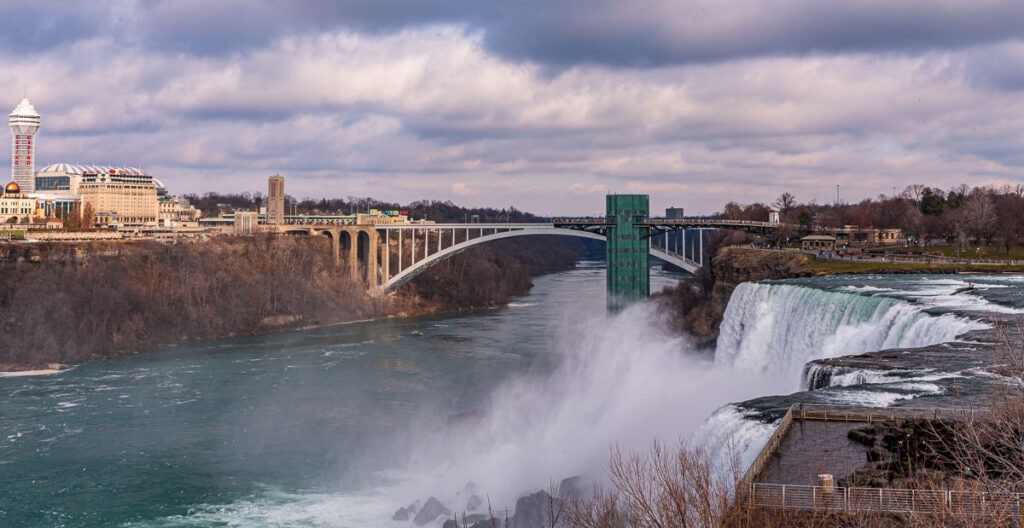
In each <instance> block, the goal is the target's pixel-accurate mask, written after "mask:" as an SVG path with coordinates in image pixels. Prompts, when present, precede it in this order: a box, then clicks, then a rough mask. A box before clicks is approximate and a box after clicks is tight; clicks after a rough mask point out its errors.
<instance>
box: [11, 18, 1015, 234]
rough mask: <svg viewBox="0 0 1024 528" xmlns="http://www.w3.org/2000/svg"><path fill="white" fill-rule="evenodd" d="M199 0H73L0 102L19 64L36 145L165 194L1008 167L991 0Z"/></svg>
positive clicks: (660, 192)
mask: <svg viewBox="0 0 1024 528" xmlns="http://www.w3.org/2000/svg"><path fill="white" fill-rule="evenodd" d="M0 1H2V0H0ZM206 4H210V5H209V6H207V5H205V4H204V3H202V2H198V1H194V0H179V1H174V2H170V1H149V2H141V3H138V2H133V1H126V2H124V3H121V4H113V6H114V7H109V8H105V9H107V10H106V11H104V15H103V16H102V17H100V18H102V19H103V20H102V21H98V22H96V24H97V25H96V27H95V28H93V27H91V26H89V27H86V26H88V24H85V25H83V26H82V27H81V29H80V30H78V32H77V33H76V32H75V31H73V30H72V28H73V27H77V26H74V24H76V23H78V22H79V21H84V20H92V18H90V17H93V18H95V16H94V13H92V12H82V13H78V14H75V13H76V12H75V11H74V10H73V9H72V10H70V11H68V12H69V13H72V15H69V16H71V18H69V19H62V20H66V21H67V23H68V24H70V25H68V26H66V28H67V29H68V30H69V31H68V33H67V34H66V36H67V39H65V40H60V39H58V40H57V41H56V42H55V43H54V44H53V45H52V46H50V47H45V46H44V47H39V48H37V49H33V52H32V53H30V54H29V53H25V52H23V51H22V50H21V48H15V47H10V46H8V47H0V65H2V66H3V67H4V68H5V70H7V71H16V72H18V75H17V76H12V77H7V78H6V79H0V100H7V101H9V102H8V104H9V105H10V106H12V107H13V105H14V104H15V103H16V102H17V101H18V100H19V99H20V98H21V94H22V83H28V85H29V87H30V88H31V89H30V98H31V99H32V101H33V103H35V104H36V106H37V108H38V109H39V110H40V112H41V113H42V114H43V123H44V124H43V130H42V132H41V136H40V142H39V144H38V145H39V147H38V148H39V152H38V156H39V158H40V159H41V160H43V161H77V162H101V163H114V164H122V163H128V164H141V165H143V166H144V167H146V168H148V169H150V170H152V171H153V172H154V173H155V174H157V175H158V176H160V177H161V178H163V179H164V180H165V181H166V182H167V183H168V184H169V185H170V186H171V188H172V191H174V192H190V191H199V192H201V191H206V190H216V191H238V190H246V189H248V190H262V188H263V185H264V183H265V177H266V176H267V175H268V174H273V173H275V172H280V173H282V174H284V175H286V177H287V178H288V186H289V191H288V192H289V193H290V194H293V195H296V196H324V195H326V196H347V195H372V196H376V197H378V198H382V199H387V200H393V201H411V200H415V199H421V198H438V199H454V200H457V201H459V202H462V203H467V204H471V205H472V204H480V205H492V206H499V207H500V206H506V205H508V204H509V203H514V204H515V205H516V206H517V207H520V208H524V209H528V210H533V211H537V212H542V213H543V212H548V213H557V214H580V213H591V212H594V211H596V210H599V209H600V207H601V204H602V203H603V201H602V198H601V195H602V194H604V193H605V192H649V193H652V195H653V196H654V198H653V200H654V202H653V203H654V204H655V208H659V207H663V206H668V205H679V206H684V207H686V208H687V209H689V210H691V211H692V212H697V213H707V212H712V211H714V210H715V209H717V208H720V207H721V205H722V204H723V203H724V202H726V201H728V200H738V201H745V202H751V201H771V200H772V199H774V197H775V196H777V195H778V193H780V192H782V191H783V190H787V191H791V192H794V193H796V194H797V196H798V197H799V198H801V199H813V198H817V199H818V200H819V201H830V200H831V196H833V195H834V186H835V184H836V183H839V184H841V185H842V186H843V194H844V196H845V197H848V199H856V198H859V197H864V196H875V195H877V194H879V193H881V192H891V187H892V186H893V185H896V186H898V187H902V186H904V185H906V184H909V183H915V182H922V183H927V184H930V185H939V186H942V187H949V186H951V185H954V184H956V183H960V182H962V181H967V182H969V183H971V184H980V183H988V182H999V181H1015V182H1020V181H1024V167H1022V165H1021V163H1022V160H1021V156H1020V155H1019V154H1018V152H1019V151H1021V149H1020V148H1019V142H1020V139H1019V138H1021V137H1024V119H1018V118H1017V117H1016V116H1020V115H1024V102H1022V101H1021V100H1019V99H1020V98H1019V93H1018V92H1017V90H1019V83H1020V79H1019V78H1018V77H1019V75H1017V73H1018V72H1017V70H1019V69H1020V68H1018V67H1017V65H1019V64H1021V63H1024V60H1021V57H1022V56H1024V53H1021V51H1020V49H1021V44H1020V41H1018V40H1012V37H1013V35H1014V34H1015V33H1014V32H1016V31H1018V30H1017V27H1018V23H1019V22H1020V18H1019V13H1017V11H1019V9H1018V8H1016V7H1015V5H1011V4H1009V3H1004V2H1002V1H1001V0H989V1H988V2H987V3H985V4H984V5H985V6H986V7H985V9H984V10H982V9H978V8H973V7H970V6H968V5H967V4H964V5H963V6H961V5H960V3H952V2H950V3H945V2H931V3H929V4H928V5H930V6H931V10H926V9H924V8H923V7H921V6H922V5H923V4H920V5H919V4H916V3H913V4H910V7H906V5H907V4H906V3H902V4H900V3H895V2H888V3H881V2H874V1H871V0H865V1H861V2H857V3H851V2H838V3H836V2H833V3H828V5H827V6H826V5H824V4H823V5H822V6H818V4H810V3H807V2H796V1H793V0H784V1H781V2H776V3H773V4H772V7H773V9H772V10H771V11H768V10H766V8H759V7H757V6H758V5H760V4H761V3H760V2H753V1H752V0H751V1H749V2H748V1H747V0H740V1H739V2H736V3H733V4H732V7H731V8H730V9H722V8H721V6H720V4H719V3H689V4H686V5H681V6H680V5H678V3H675V2H672V3H670V2H647V3H640V4H636V3H633V4H630V5H628V6H626V7H620V6H619V4H617V3H612V2H610V1H609V2H605V1H604V0H597V1H592V2H588V3H586V4H584V3H574V2H568V1H566V2H560V3H557V4H554V5H552V3H548V2H539V1H537V0H522V1H518V2H511V3H484V2H478V3H470V2H455V1H453V2H420V1H419V0H405V1H402V2H397V1H396V2H387V1H380V2H370V1H365V2H345V3H340V4H335V3H334V2H313V1H306V2H302V1H299V2H297V3H293V4H291V5H292V7H291V9H289V10H284V9H283V8H281V7H279V6H277V5H273V4H268V5H259V4H252V7H247V8H246V9H243V6H250V3H248V2H247V3H244V4H243V3H242V2H241V1H232V0H225V1H224V2H206ZM488 4H494V6H490V7H481V6H487V5H488ZM889 4H894V5H889ZM895 4H900V5H902V6H903V7H899V6H896V5H895ZM69 6H70V7H73V6H71V5H70V4H69ZM495 6H496V7H495ZM398 11H401V12H400V13H399V12H398ZM926 11H928V12H926ZM40 13H43V14H45V13H44V12H42V11H39V12H38V13H37V15H34V16H42V15H41V14H40ZM115 20H116V21H119V22H117V23H119V24H124V25H126V26H127V27H132V28H134V31H129V32H116V31H110V30H109V27H107V26H112V25H113V24H115V22H114V21H115ZM954 20H956V23H954V22H953V21H954ZM911 22H913V24H911ZM105 24H106V25H105ZM427 24H430V25H427ZM914 24H916V25H914ZM1011 26H1013V27H1011ZM1007 39H1011V40H1007ZM638 65H639V66H650V67H641V68H637V67H634V66H638ZM622 66H627V67H622ZM0 162H2V160H0Z"/></svg>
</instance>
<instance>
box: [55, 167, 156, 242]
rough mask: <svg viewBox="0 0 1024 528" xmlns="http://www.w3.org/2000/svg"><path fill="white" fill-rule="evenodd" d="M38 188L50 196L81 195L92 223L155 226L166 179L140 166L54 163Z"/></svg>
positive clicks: (84, 208) (117, 225) (121, 225)
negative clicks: (157, 177) (155, 176)
mask: <svg viewBox="0 0 1024 528" xmlns="http://www.w3.org/2000/svg"><path fill="white" fill-rule="evenodd" d="M35 183H36V189H37V190H38V191H40V192H39V194H40V195H43V194H45V195H46V196H47V197H50V198H53V197H59V196H76V197H81V209H82V210H83V211H85V210H86V209H91V210H92V212H93V215H94V216H93V220H92V224H93V225H100V226H111V227H124V226H148V225H156V224H157V220H158V218H159V216H160V214H159V201H158V200H159V198H160V197H164V196H166V195H167V189H166V187H164V184H163V182H161V181H160V180H158V179H156V178H154V177H153V176H151V175H149V174H146V173H145V172H144V171H142V170H141V169H139V168H137V167H111V166H107V165H79V164H75V163H52V164H50V165H47V166H45V167H43V168H42V169H40V170H39V171H38V172H37V173H36V178H35Z"/></svg>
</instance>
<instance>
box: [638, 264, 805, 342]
mask: <svg viewBox="0 0 1024 528" xmlns="http://www.w3.org/2000/svg"><path fill="white" fill-rule="evenodd" d="M806 265H807V256H806V255H802V254H799V253H789V252H784V251H753V250H744V249H735V248H728V247H725V248H721V249H720V250H718V251H717V252H716V253H715V256H714V257H713V258H712V259H711V264H710V265H709V266H705V267H704V268H701V269H700V270H699V271H698V272H697V274H696V275H695V276H694V277H692V278H689V279H685V280H682V281H680V283H679V285H677V286H676V287H675V288H672V289H667V290H665V291H663V292H662V293H660V294H657V295H656V297H657V300H658V302H660V303H662V306H663V307H664V309H665V310H667V311H668V313H669V314H670V317H671V319H672V320H673V321H675V322H676V329H677V330H680V331H683V332H685V333H687V334H689V335H690V336H691V337H692V339H693V341H694V344H696V345H697V346H699V347H710V346H713V345H714V344H715V341H716V340H717V339H718V329H719V325H721V323H722V317H723V315H724V314H725V308H726V306H728V305H729V298H730V297H731V296H732V292H733V290H735V289H736V286H738V285H739V284H740V283H742V282H750V281H759V280H768V279H784V278H788V277H802V276H808V275H810V274H811V273H810V271H808V270H807V268H806Z"/></svg>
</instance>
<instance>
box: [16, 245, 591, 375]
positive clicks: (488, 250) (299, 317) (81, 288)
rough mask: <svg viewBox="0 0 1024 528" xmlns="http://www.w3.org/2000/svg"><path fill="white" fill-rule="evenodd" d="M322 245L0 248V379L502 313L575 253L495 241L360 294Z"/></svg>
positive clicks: (572, 248) (575, 249) (573, 248)
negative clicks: (470, 312)
mask: <svg viewBox="0 0 1024 528" xmlns="http://www.w3.org/2000/svg"><path fill="white" fill-rule="evenodd" d="M327 244H328V241H327V240H326V239H324V238H322V237H314V238H306V237H246V238H243V237H225V238H221V239H214V240H209V241H196V242H190V243H182V244H162V243H158V242H151V241H140V242H130V243H110V242H90V243H47V244H33V245H32V246H31V247H27V246H25V245H16V244H8V245H2V246H0V276H3V277H5V280H3V281H0V371H8V372H25V371H38V370H43V371H47V370H55V369H50V368H47V365H48V364H51V363H60V364H78V363H82V362H85V361H91V360H95V359H101V358H108V357H115V356H122V355H132V354H135V353H137V352H139V351H142V350H147V349H152V348H155V347H160V346H168V345H175V344H181V343H185V342H189V341H194V340H198V339H210V338H219V337H231V336H239V335H247V334H255V333H264V332H276V331H282V330H291V329H298V328H311V327H318V326H324V325H330V324H338V323H346V322H352V321H359V320H366V319H375V318H381V317H389V316H412V315H422V314H433V313H441V312H448V311H458V310H463V309H476V308H486V307H493V306H499V305H503V304H505V303H507V302H508V300H509V299H510V298H512V297H513V296H515V295H520V294H523V293H525V292H526V291H528V290H529V288H530V287H531V286H532V283H531V282H530V277H531V276H532V275H537V274H541V273H547V272H550V271H557V270H561V269H568V268H571V267H572V266H573V265H574V263H575V260H576V259H577V258H578V257H579V256H580V255H581V254H582V253H583V252H584V248H583V246H582V245H574V244H572V243H568V244H566V243H560V242H555V243H552V242H551V241H543V243H540V242H539V241H537V242H534V241H527V240H522V241H520V240H516V241H503V242H498V243H495V244H492V245H488V246H487V247H481V248H478V250H477V251H471V252H466V253H464V254H461V255H458V256H456V257H454V258H452V259H450V260H449V261H445V262H443V263H441V264H439V265H437V266H435V267H434V268H432V269H431V270H428V271H427V272H426V273H424V274H423V275H422V276H421V277H420V278H418V279H417V281H415V282H413V283H411V284H409V285H408V286H407V287H406V288H403V290H402V291H400V292H398V293H397V294H394V295H387V296H377V295H370V294H369V293H368V292H367V290H366V288H365V286H363V285H362V284H357V283H356V282H354V281H352V280H351V279H350V275H349V274H348V273H346V272H344V270H343V269H339V267H338V266H337V265H336V264H335V263H334V262H332V261H331V257H330V251H329V248H328V246H327Z"/></svg>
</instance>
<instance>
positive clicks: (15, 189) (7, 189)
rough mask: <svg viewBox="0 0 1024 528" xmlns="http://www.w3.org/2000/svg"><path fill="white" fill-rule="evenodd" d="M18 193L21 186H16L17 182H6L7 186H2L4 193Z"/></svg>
mask: <svg viewBox="0 0 1024 528" xmlns="http://www.w3.org/2000/svg"><path fill="white" fill-rule="evenodd" d="M20 193H21V187H19V186H18V183H17V182H11V183H8V184H7V186H6V187H4V194H20Z"/></svg>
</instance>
